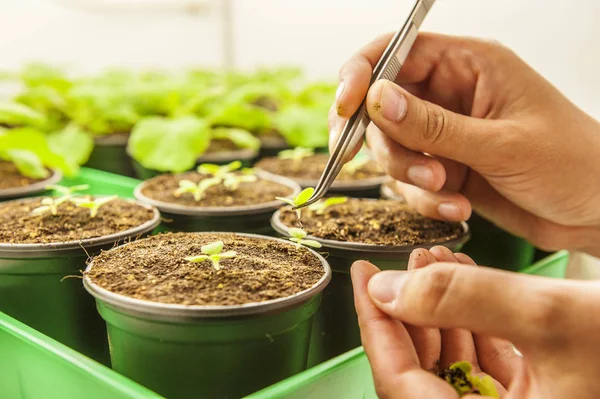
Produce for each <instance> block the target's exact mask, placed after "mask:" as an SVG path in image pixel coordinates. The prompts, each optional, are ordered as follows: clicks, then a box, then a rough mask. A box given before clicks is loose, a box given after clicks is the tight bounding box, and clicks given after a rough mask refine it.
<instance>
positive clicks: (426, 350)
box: [404, 248, 442, 370]
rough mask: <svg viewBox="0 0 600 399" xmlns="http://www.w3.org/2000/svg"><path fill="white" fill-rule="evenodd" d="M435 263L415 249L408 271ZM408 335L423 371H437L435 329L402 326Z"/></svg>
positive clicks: (439, 343)
mask: <svg viewBox="0 0 600 399" xmlns="http://www.w3.org/2000/svg"><path fill="white" fill-rule="evenodd" d="M434 262H436V259H435V256H433V254H432V253H431V252H429V251H428V250H426V249H424V248H420V249H415V250H414V251H413V252H412V253H411V254H410V257H409V260H408V270H414V269H420V268H422V267H425V266H427V265H429V264H431V263H434ZM404 326H405V327H406V331H408V334H409V335H410V337H411V339H412V341H413V344H414V346H415V349H416V351H417V354H418V356H419V362H420V363H421V367H422V368H424V369H425V370H437V368H438V365H439V360H440V351H441V349H442V339H441V337H440V331H439V330H438V329H437V328H423V327H416V326H413V325H410V324H406V323H405V324H404Z"/></svg>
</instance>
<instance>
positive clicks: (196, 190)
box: [173, 177, 221, 201]
mask: <svg viewBox="0 0 600 399" xmlns="http://www.w3.org/2000/svg"><path fill="white" fill-rule="evenodd" d="M219 183H221V178H220V177H209V178H208V179H204V180H200V182H199V183H198V184H196V183H194V182H193V181H190V180H185V179H184V180H180V181H179V188H178V189H177V190H175V192H174V193H173V195H174V196H176V197H180V196H181V194H184V193H191V194H192V195H193V196H194V199H195V200H196V201H200V200H201V199H202V198H204V194H205V192H206V190H208V188H209V187H212V186H216V185H217V184H219Z"/></svg>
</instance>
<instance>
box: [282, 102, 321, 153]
mask: <svg viewBox="0 0 600 399" xmlns="http://www.w3.org/2000/svg"><path fill="white" fill-rule="evenodd" d="M327 115H328V108H326V107H302V106H299V105H290V106H287V107H285V108H283V109H281V110H280V111H279V112H277V114H276V115H275V118H274V120H273V127H274V128H275V129H277V131H278V132H279V133H280V134H281V135H282V136H283V137H284V138H285V139H286V141H287V142H288V143H289V144H290V145H291V146H293V147H312V148H316V147H326V146H327V143H328V141H329V129H328V124H327Z"/></svg>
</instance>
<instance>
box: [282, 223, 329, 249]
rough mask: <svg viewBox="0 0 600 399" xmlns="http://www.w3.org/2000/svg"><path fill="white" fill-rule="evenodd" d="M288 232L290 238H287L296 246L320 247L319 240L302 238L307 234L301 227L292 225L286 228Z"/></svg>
mask: <svg viewBox="0 0 600 399" xmlns="http://www.w3.org/2000/svg"><path fill="white" fill-rule="evenodd" d="M288 234H289V235H290V238H288V239H289V240H290V241H291V242H295V243H296V246H297V247H300V246H302V245H306V246H307V247H313V248H321V247H322V245H321V243H320V242H318V241H315V240H305V239H304V238H305V237H306V236H307V235H308V234H307V233H306V231H304V230H302V229H298V228H296V227H292V228H290V229H289V230H288Z"/></svg>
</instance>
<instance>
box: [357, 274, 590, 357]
mask: <svg viewBox="0 0 600 399" xmlns="http://www.w3.org/2000/svg"><path fill="white" fill-rule="evenodd" d="M574 284H576V283H574V282H567V281H561V280H555V279H551V278H543V277H535V276H527V275H522V274H516V273H509V272H504V271H499V270H494V269H489V268H485V267H480V268H474V267H464V266H461V265H459V264H453V263H437V264H433V265H430V266H428V267H426V268H423V269H418V270H413V271H405V272H402V271H384V272H381V273H377V274H376V275H375V276H373V277H372V278H371V280H370V281H369V285H368V291H369V296H370V297H371V299H372V300H373V302H374V303H375V304H376V305H377V307H379V308H380V309H381V310H382V311H383V312H385V313H387V314H388V315H390V316H391V317H393V318H395V319H398V320H401V321H403V322H407V323H410V324H414V325H417V326H421V327H438V328H464V329H467V330H470V331H473V332H475V333H480V334H485V335H490V336H495V337H498V338H504V339H507V340H510V341H512V342H513V343H514V344H517V345H519V344H520V345H524V346H525V345H528V346H529V345H531V344H532V343H535V344H536V345H538V344H542V343H543V342H548V340H551V339H554V338H556V337H555V336H554V335H555V334H562V333H563V332H564V331H568V329H569V327H568V326H569V325H570V324H569V323H570V321H572V320H573V314H575V315H577V314H580V312H579V310H581V308H579V310H578V311H575V312H574V313H573V310H574V308H573V306H577V304H576V303H575V301H577V295H576V293H574V292H573V288H572V286H573V285H574ZM575 309H576V308H575Z"/></svg>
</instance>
